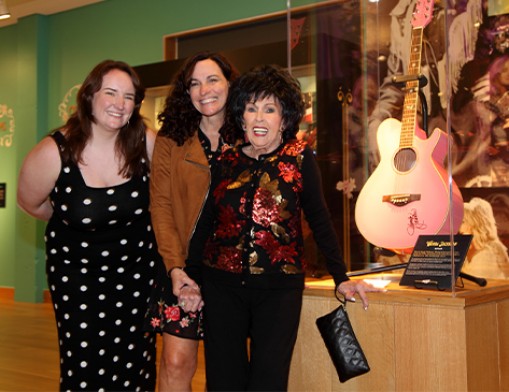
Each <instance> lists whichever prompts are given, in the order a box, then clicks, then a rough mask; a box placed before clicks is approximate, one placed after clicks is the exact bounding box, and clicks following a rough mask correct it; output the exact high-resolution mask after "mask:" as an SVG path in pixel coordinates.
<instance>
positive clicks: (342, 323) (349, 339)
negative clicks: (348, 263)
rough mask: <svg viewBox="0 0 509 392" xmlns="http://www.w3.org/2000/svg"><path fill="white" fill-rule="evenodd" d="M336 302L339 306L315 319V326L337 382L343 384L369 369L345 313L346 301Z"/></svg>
mask: <svg viewBox="0 0 509 392" xmlns="http://www.w3.org/2000/svg"><path fill="white" fill-rule="evenodd" d="M336 298H337V292H336ZM338 300H339V302H341V305H339V307H338V308H336V309H335V310H333V311H332V312H331V313H329V314H326V315H325V316H322V317H319V318H317V319H316V326H317V327H318V330H319V331H320V334H321V335H322V338H323V341H324V342H325V346H326V347H327V350H328V351H329V354H330V357H331V359H332V362H333V363H334V366H335V368H336V371H337V373H338V376H339V381H340V382H345V381H347V380H349V379H351V378H353V377H357V376H360V375H361V374H365V373H367V372H369V370H370V369H369V365H368V360H367V359H366V356H365V355H364V352H363V351H362V348H361V345H360V344H359V341H358V340H357V338H356V337H355V333H354V331H353V328H352V324H351V323H350V319H349V318H348V314H347V313H346V309H345V308H346V301H342V300H341V299H339V298H338Z"/></svg>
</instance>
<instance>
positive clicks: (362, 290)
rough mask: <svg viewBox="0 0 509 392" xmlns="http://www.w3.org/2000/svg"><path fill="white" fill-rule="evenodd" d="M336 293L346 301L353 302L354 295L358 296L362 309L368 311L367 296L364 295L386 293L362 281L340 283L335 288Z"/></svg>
mask: <svg viewBox="0 0 509 392" xmlns="http://www.w3.org/2000/svg"><path fill="white" fill-rule="evenodd" d="M337 290H338V293H339V294H342V295H343V296H344V297H345V299H346V300H347V301H354V302H355V298H354V296H355V293H357V294H359V297H360V298H361V301H362V305H363V306H364V309H365V310H367V309H368V305H369V302H368V296H367V295H366V293H368V292H375V291H386V290H385V289H380V288H377V287H375V286H373V285H371V284H369V283H366V282H364V281H363V280H346V281H344V282H341V283H340V285H339V286H338V288H337Z"/></svg>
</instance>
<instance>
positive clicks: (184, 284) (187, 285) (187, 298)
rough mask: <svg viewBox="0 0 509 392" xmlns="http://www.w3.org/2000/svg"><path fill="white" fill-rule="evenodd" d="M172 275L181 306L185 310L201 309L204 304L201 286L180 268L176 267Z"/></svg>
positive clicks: (174, 291)
mask: <svg viewBox="0 0 509 392" xmlns="http://www.w3.org/2000/svg"><path fill="white" fill-rule="evenodd" d="M170 277H171V283H172V287H173V294H174V295H175V296H176V297H177V298H178V301H179V306H180V307H181V308H182V309H183V310H184V311H185V312H196V311H198V310H200V309H201V308H202V307H203V305H204V303H203V299H202V297H201V291H200V286H198V285H197V284H196V282H195V281H194V280H192V279H191V278H190V277H189V276H188V275H187V274H186V273H185V272H184V270H182V269H180V268H174V269H173V270H172V271H171V273H170Z"/></svg>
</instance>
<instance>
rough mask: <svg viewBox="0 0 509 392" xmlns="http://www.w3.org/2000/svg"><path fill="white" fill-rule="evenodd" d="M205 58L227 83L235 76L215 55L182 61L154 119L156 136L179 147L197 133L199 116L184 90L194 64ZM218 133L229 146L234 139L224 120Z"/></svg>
mask: <svg viewBox="0 0 509 392" xmlns="http://www.w3.org/2000/svg"><path fill="white" fill-rule="evenodd" d="M208 59H210V60H212V61H214V62H215V63H216V64H217V65H218V66H219V68H221V71H222V72H223V75H224V77H225V78H226V80H227V81H228V82H233V81H234V80H235V79H236V78H237V77H238V75H239V74H238V71H237V70H236V69H235V67H234V66H233V65H232V64H231V63H230V62H229V61H228V60H227V59H226V58H225V57H224V56H223V55H221V54H219V53H214V52H208V51H205V52H199V53H197V54H195V55H194V56H192V57H190V58H188V59H187V60H186V62H185V63H184V64H183V65H182V67H181V68H180V70H179V72H178V73H177V74H176V75H175V77H174V78H173V80H172V83H171V89H170V92H169V94H168V96H167V97H166V102H165V106H164V110H163V111H162V112H161V113H160V114H159V115H158V117H157V119H158V120H159V122H160V123H161V129H160V130H159V134H161V135H164V136H166V137H169V138H170V139H172V140H174V141H175V142H176V143H177V145H179V146H181V145H183V144H184V142H185V141H186V140H188V139H190V138H191V137H192V136H193V135H194V134H195V133H196V131H197V130H198V127H199V124H200V120H201V116H202V115H201V113H200V112H199V111H198V110H196V108H195V107H194V105H193V102H192V101H191V96H190V95H189V93H188V90H189V86H190V82H191V76H192V75H193V71H194V67H195V66H196V63H198V62H200V61H203V60H208ZM225 120H226V118H225ZM220 133H221V136H222V137H223V139H224V140H225V141H226V142H227V143H233V142H234V141H235V140H236V139H238V136H236V135H235V131H234V127H232V126H231V125H230V124H229V123H227V122H226V121H225V124H224V125H223V126H222V128H221V130H220Z"/></svg>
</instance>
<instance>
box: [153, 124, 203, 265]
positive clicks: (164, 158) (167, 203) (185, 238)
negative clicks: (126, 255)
mask: <svg viewBox="0 0 509 392" xmlns="http://www.w3.org/2000/svg"><path fill="white" fill-rule="evenodd" d="M209 186H210V170H209V163H208V161H207V157H206V156H205V153H204V151H203V148H202V146H201V144H200V140H199V137H198V133H195V135H194V136H193V137H192V138H191V139H189V140H187V141H186V142H185V143H184V144H183V145H182V146H177V144H176V143H175V142H174V141H173V140H171V139H169V138H168V137H165V136H161V135H158V137H157V139H156V142H155V147H154V155H153V158H152V170H151V175H150V209H151V215H152V225H153V227H154V232H155V235H156V240H157V246H158V248H159V253H160V254H161V256H162V257H163V261H164V264H165V265H166V269H167V270H170V268H173V267H184V266H185V260H186V258H187V254H188V247H189V241H190V239H191V236H192V234H193V232H194V228H195V226H196V221H197V220H198V217H199V215H200V211H201V209H202V207H203V204H204V203H205V199H206V196H207V193H208V189H209Z"/></svg>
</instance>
